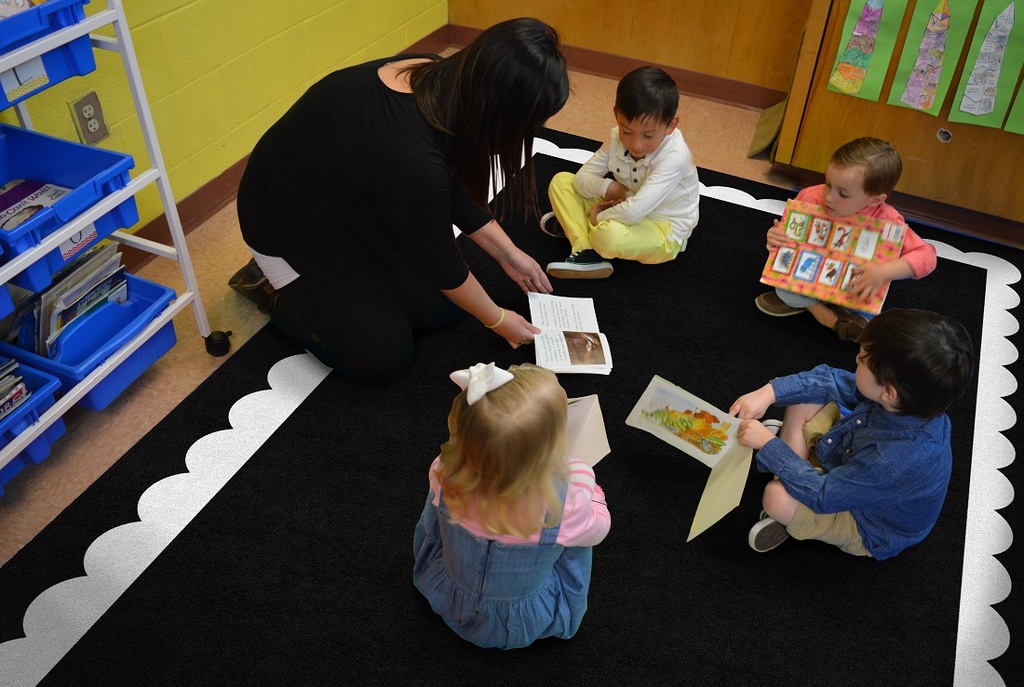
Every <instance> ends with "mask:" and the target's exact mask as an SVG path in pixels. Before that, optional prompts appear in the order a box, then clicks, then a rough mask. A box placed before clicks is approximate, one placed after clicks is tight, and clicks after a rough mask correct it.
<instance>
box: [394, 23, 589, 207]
mask: <svg viewBox="0 0 1024 687" xmlns="http://www.w3.org/2000/svg"><path fill="white" fill-rule="evenodd" d="M558 46H559V41H558V34H557V32H556V31H555V30H554V29H553V28H552V27H550V26H548V25H547V24H545V23H544V22H542V21H540V20H537V19H530V18H520V19H510V20H508V21H504V22H501V23H499V24H495V25H494V26H492V27H490V28H488V29H486V30H485V31H484V32H483V33H481V34H480V35H479V36H477V37H476V38H475V39H474V40H473V41H472V42H471V43H470V44H469V45H467V46H466V47H465V48H463V49H462V50H460V51H459V52H457V53H455V54H454V55H452V56H451V57H448V58H445V59H443V60H441V61H440V62H424V63H422V64H418V65H415V66H414V67H412V68H410V70H409V71H410V84H411V85H412V90H413V94H414V96H415V98H416V105H417V106H418V107H419V109H420V111H421V112H422V113H423V116H424V117H425V118H426V120H427V121H428V122H429V123H430V125H431V126H433V127H434V128H436V129H438V130H440V131H443V132H445V133H446V134H448V136H447V141H448V158H449V160H450V162H451V165H452V167H453V169H454V170H455V173H456V174H457V175H458V177H459V178H460V179H461V180H462V182H463V183H464V184H465V185H466V187H467V188H468V189H469V192H470V194H471V195H472V197H473V199H474V200H475V201H476V202H477V203H479V204H480V205H481V206H485V207H486V205H487V195H488V191H490V190H492V189H495V190H496V189H497V188H499V187H500V186H501V185H505V189H504V194H503V196H502V198H503V203H502V210H504V209H506V208H508V207H511V206H513V205H515V204H516V203H522V204H523V207H524V210H525V211H526V212H527V213H533V214H537V187H536V183H535V180H534V172H533V137H534V135H535V134H536V133H537V131H538V130H539V129H540V128H541V126H543V124H544V122H546V121H547V120H548V118H549V117H551V116H552V115H553V114H555V113H556V112H558V111H559V110H560V109H562V106H564V105H565V101H566V100H568V98H569V74H568V70H567V67H566V62H565V57H564V56H563V55H562V53H561V52H559V50H558ZM520 164H522V165H523V166H522V169H521V170H520ZM492 171H493V172H494V178H493V179H492V175H491V172H492Z"/></svg>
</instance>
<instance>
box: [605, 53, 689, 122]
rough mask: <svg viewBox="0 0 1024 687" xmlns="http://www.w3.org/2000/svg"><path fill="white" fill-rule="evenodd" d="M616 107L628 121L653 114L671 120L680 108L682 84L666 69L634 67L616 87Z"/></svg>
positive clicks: (655, 118)
mask: <svg viewBox="0 0 1024 687" xmlns="http://www.w3.org/2000/svg"><path fill="white" fill-rule="evenodd" d="M615 109H616V110H618V111H619V114H621V115H622V116H623V117H624V118H625V119H626V121H627V122H633V121H636V120H644V119H648V118H652V119H654V120H656V121H658V122H659V123H661V124H668V123H669V122H671V121H672V118H673V117H675V116H676V111H677V110H678V109H679V87H678V86H677V85H676V82H675V81H673V80H672V77H671V76H669V75H668V74H667V73H665V71H664V70H663V69H659V68H658V67H651V66H647V67H640V68H639V69H634V70H633V71H631V72H630V73H629V74H626V75H625V76H624V77H622V79H621V80H620V81H619V85H618V86H617V87H616V89H615Z"/></svg>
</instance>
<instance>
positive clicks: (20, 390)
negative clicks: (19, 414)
mask: <svg viewBox="0 0 1024 687" xmlns="http://www.w3.org/2000/svg"><path fill="white" fill-rule="evenodd" d="M31 394H32V392H31V391H29V390H28V387H26V386H25V382H24V381H23V380H22V378H21V376H20V375H19V374H18V361H16V360H10V359H4V358H0V420H2V419H3V418H5V417H7V414H8V413H10V412H11V411H12V410H14V409H15V408H17V407H18V406H20V405H21V404H22V403H24V402H25V401H26V400H28V397H29V396H30V395H31Z"/></svg>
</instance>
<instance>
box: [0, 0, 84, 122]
mask: <svg viewBox="0 0 1024 687" xmlns="http://www.w3.org/2000/svg"><path fill="white" fill-rule="evenodd" d="M88 2H89V0H46V2H44V3H42V4H40V5H38V6H36V7H33V8H32V9H28V10H25V11H24V12H19V13H17V14H15V15H12V16H10V17H7V18H6V19H0V53H6V52H10V51H12V50H14V49H15V48H20V47H21V46H23V45H26V44H28V43H31V42H33V41H37V40H39V39H40V38H45V37H46V36H48V35H50V34H51V33H54V32H56V31H59V30H60V29H63V28H66V27H68V26H73V25H74V24H77V23H78V22H80V21H82V20H83V19H85V5H86V3H88ZM95 70H96V56H95V55H94V54H93V52H92V43H91V42H90V39H89V36H88V35H86V36H79V37H78V38H76V39H74V40H72V41H69V42H67V43H65V44H64V45H62V46H60V47H59V48H55V49H53V50H50V51H49V52H46V53H43V54H42V55H40V56H39V58H37V59H35V60H30V61H29V62H27V63H25V64H22V65H18V66H17V67H15V68H14V70H13V72H12V73H8V74H5V75H4V76H3V78H2V79H0V85H2V86H3V88H0V110H3V109H6V108H8V107H10V106H11V105H14V104H16V103H19V102H21V101H22V100H24V99H25V98H31V97H32V96H33V95H35V94H36V93H39V92H40V91H43V90H46V89H47V88H49V87H50V86H53V85H54V84H58V83H60V82H61V81H64V80H66V79H68V78H70V77H72V76H84V75H85V74H88V73H90V72H92V71H95Z"/></svg>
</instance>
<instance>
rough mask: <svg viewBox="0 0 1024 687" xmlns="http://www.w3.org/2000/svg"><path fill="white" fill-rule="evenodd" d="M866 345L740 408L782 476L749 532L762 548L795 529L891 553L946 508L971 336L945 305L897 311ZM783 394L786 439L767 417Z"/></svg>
mask: <svg viewBox="0 0 1024 687" xmlns="http://www.w3.org/2000/svg"><path fill="white" fill-rule="evenodd" d="M858 343H859V344H860V353H859V354H858V355H857V370H856V372H849V371H847V370H839V369H835V368H832V367H828V366H827V365H819V366H818V367H815V368H814V369H813V370H810V371H807V372H801V373H799V374H795V375H790V376H788V377H779V378H776V379H773V380H772V381H771V382H770V383H768V384H766V385H765V386H763V387H761V388H760V389H757V390H756V391H752V392H750V393H748V394H745V395H743V396H741V397H740V398H739V399H738V400H737V401H736V402H735V403H734V404H733V405H732V407H731V408H730V410H729V413H730V414H732V415H735V416H736V417H739V418H741V419H742V422H741V423H740V427H739V431H738V434H737V438H738V440H739V442H740V444H742V445H743V446H749V447H750V448H753V449H755V450H757V454H756V455H757V465H758V468H759V469H761V470H762V471H765V472H772V473H774V474H775V479H774V480H772V481H771V482H769V483H768V485H767V486H766V487H765V490H764V497H763V500H762V503H763V505H764V514H763V517H762V519H761V521H760V522H758V523H757V524H755V525H754V526H753V528H751V530H750V536H749V543H750V546H751V548H753V549H754V550H755V551H761V552H764V551H769V550H771V549H773V548H775V547H776V546H778V545H779V544H781V543H782V542H783V541H785V540H786V539H788V538H789V536H790V535H792V536H793V537H795V538H796V539H817V540H819V541H824V542H828V543H830V544H834V545H835V546H838V547H839V548H840V549H842V550H843V551H846V552H847V553H851V554H854V555H860V556H872V557H874V558H876V559H878V560H882V559H885V558H890V557H892V556H895V555H896V554H898V553H899V552H901V551H903V550H904V549H905V548H907V547H908V546H911V545H912V544H916V543H917V542H919V541H921V540H922V539H924V538H925V536H926V535H927V534H928V533H929V532H930V531H931V529H932V527H933V526H934V525H935V521H936V520H937V519H938V517H939V511H940V510H941V509H942V502H943V501H944V500H945V498H946V489H947V487H948V486H949V477H950V472H951V470H952V464H953V455H952V450H951V449H950V443H949V437H950V423H949V418H948V417H947V416H946V414H945V411H946V408H947V407H948V406H949V404H950V403H952V402H953V401H954V400H955V399H956V398H958V397H959V396H960V395H961V394H962V393H963V392H964V390H965V389H966V388H967V385H968V384H969V383H970V380H971V375H972V374H973V371H974V346H973V344H972V343H971V339H970V337H969V336H968V334H967V332H966V331H965V330H964V328H963V326H962V325H960V323H958V322H957V321H956V320H954V319H952V318H950V317H947V316H945V315H940V314H938V313H933V312H929V311H925V310H888V311H885V312H883V313H882V314H880V315H878V316H877V317H875V318H874V319H872V320H871V321H870V322H868V323H867V325H866V326H865V328H864V332H863V333H862V334H861V336H860V338H859V339H858ZM773 403H777V404H779V405H782V406H786V410H785V416H784V418H785V419H784V420H783V425H782V429H781V431H780V432H779V436H778V437H775V436H774V433H773V432H772V431H771V430H770V429H768V428H767V427H765V426H764V425H763V424H762V423H761V422H759V421H758V420H757V419H756V418H760V417H761V416H762V415H764V413H765V411H766V410H767V409H768V406H770V405H772V404H773ZM840 406H841V407H843V408H849V409H851V410H850V411H849V413H848V414H846V415H845V416H843V415H841V414H840Z"/></svg>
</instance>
